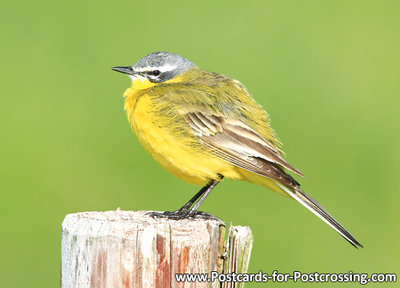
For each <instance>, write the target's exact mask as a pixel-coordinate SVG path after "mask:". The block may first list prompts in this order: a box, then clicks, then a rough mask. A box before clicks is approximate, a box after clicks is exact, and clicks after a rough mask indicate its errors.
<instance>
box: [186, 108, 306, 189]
mask: <svg viewBox="0 0 400 288" xmlns="http://www.w3.org/2000/svg"><path fill="white" fill-rule="evenodd" d="M186 120H187V122H188V124H189V125H190V127H191V128H192V130H193V131H194V133H195V134H196V135H197V136H198V137H199V139H200V140H201V141H202V142H203V144H204V145H205V146H206V147H208V148H210V151H211V153H213V154H214V155H216V156H218V157H220V158H222V159H224V160H226V161H228V162H230V163H232V164H233V165H235V166H238V167H240V168H243V169H245V170H248V171H251V172H254V173H256V174H259V175H262V176H264V177H268V178H271V179H275V180H278V181H279V182H281V183H282V184H285V185H288V186H289V187H297V186H299V184H298V183H297V182H296V181H295V180H294V179H293V178H292V177H291V176H290V175H288V174H286V173H285V172H284V170H283V168H286V169H288V170H290V171H293V172H295V173H296V174H298V175H300V176H303V174H302V173H301V172H300V171H299V170H297V169H296V168H294V167H293V166H292V165H290V164H289V163H287V162H286V161H285V160H284V159H283V158H282V157H281V155H280V152H279V151H278V150H277V149H276V148H275V147H274V145H272V144H271V143H270V142H269V141H268V140H266V139H264V138H263V137H262V136H260V134H258V133H257V132H256V131H254V129H252V128H251V127H249V126H248V125H247V124H245V123H244V122H242V121H240V120H234V119H227V118H225V117H223V116H216V115H211V114H205V113H204V112H188V113H187V114H186Z"/></svg>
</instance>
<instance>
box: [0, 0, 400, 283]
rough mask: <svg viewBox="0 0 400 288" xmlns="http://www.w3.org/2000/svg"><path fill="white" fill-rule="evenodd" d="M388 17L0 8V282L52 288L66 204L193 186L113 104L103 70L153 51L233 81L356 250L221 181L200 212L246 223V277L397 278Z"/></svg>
mask: <svg viewBox="0 0 400 288" xmlns="http://www.w3.org/2000/svg"><path fill="white" fill-rule="evenodd" d="M399 14H400V5H399V2H398V1H201V3H200V1H197V2H194V1H193V3H191V2H190V1H179V2H178V1H177V2H172V1H169V3H167V1H158V2H154V1H76V0H73V1H44V0H38V1H8V2H7V3H3V5H2V8H1V10H0V19H1V20H0V21H1V26H0V29H1V30H0V31H1V41H2V43H1V46H0V50H1V51H0V52H1V53H0V55H1V56H0V57H1V65H0V71H1V98H0V99H1V100H0V101H1V102H0V119H1V137H0V151H1V160H0V169H1V170H0V173H1V174H0V175H1V176H0V177H1V181H0V189H1V202H0V205H1V207H0V213H1V215H0V216H1V217H0V227H1V238H0V259H1V260H0V286H1V287H57V286H58V285H59V277H60V234H61V233H60V232H61V223H62V220H63V218H64V217H65V215H66V214H67V213H73V212H78V211H91V210H113V209H116V208H117V207H121V208H122V209H126V210H129V209H156V210H172V209H175V208H178V207H179V206H180V205H181V204H183V203H184V202H185V201H186V200H188V198H190V197H191V196H192V194H194V193H195V192H196V191H197V190H198V189H199V187H196V186H193V185H189V184H186V183H183V182H181V181H180V180H179V179H177V178H175V177H174V176H172V175H170V174H169V173H168V172H167V171H165V170H163V169H162V168H161V167H160V166H159V165H158V164H157V163H156V162H155V161H154V160H152V159H151V157H150V156H149V155H148V154H146V153H145V152H144V150H143V148H142V147H141V146H140V144H139V143H138V141H137V139H136V137H135V136H134V135H133V133H132V132H131V129H130V127H129V124H128V122H127V120H126V116H125V114H124V111H123V98H122V93H123V91H124V90H125V89H126V88H127V87H128V85H129V80H128V78H127V77H125V76H123V75H121V74H118V73H115V72H113V71H111V70H110V67H112V66H118V65H132V64H134V63H135V62H136V61H138V60H139V59H140V58H142V57H143V56H145V55H147V54H149V53H151V52H155V51H160V50H166V51H171V52H175V53H177V54H181V55H183V56H185V57H187V58H189V59H191V60H192V61H193V62H194V63H196V64H197V65H198V66H200V67H202V68H204V69H207V70H211V71H214V72H219V73H224V74H227V75H230V76H233V77H235V78H237V79H239V80H240V81H241V82H242V83H243V84H245V85H246V86H247V87H248V89H249V90H250V92H251V93H252V95H253V96H254V98H255V99H256V100H257V101H258V102H259V103H261V104H262V105H263V106H264V108H265V109H266V110H267V111H268V112H269V113H270V115H271V118H272V126H273V127H274V129H275V130H276V131H277V133H278V135H279V136H280V138H281V140H282V141H283V143H284V150H285V151H286V153H287V157H286V158H287V159H288V161H289V162H290V163H292V164H293V165H294V166H296V167H297V168H299V169H300V170H301V171H302V172H303V173H304V174H305V175H306V178H305V179H301V180H300V181H301V183H302V187H303V188H304V190H305V191H306V192H308V193H309V194H311V195H312V196H313V197H315V198H316V199H317V200H318V201H319V202H320V203H322V205H323V206H324V207H325V208H326V209H327V210H328V211H330V212H331V213H332V214H333V215H334V216H335V217H336V218H337V219H338V220H339V221H340V222H341V223H342V224H343V225H344V226H345V227H346V228H348V229H349V231H350V232H351V233H352V234H354V235H355V236H356V237H357V239H358V240H359V241H360V242H361V243H362V244H363V245H364V246H365V248H364V249H359V250H357V249H354V248H353V247H352V246H351V245H349V244H348V243H346V241H345V240H343V239H342V238H341V237H340V236H339V235H337V234H336V233H335V232H334V231H333V230H332V229H330V228H329V227H328V226H327V225H326V224H324V223H323V222H322V221H320V220H319V219H318V218H317V217H315V216H313V215H312V214H311V213H310V212H308V211H307V210H306V209H305V208H303V207H301V205H299V204H298V203H296V202H295V201H290V200H289V199H286V198H285V197H282V196H280V195H277V194H274V193H271V192H269V191H268V190H267V189H266V188H264V187H261V186H256V185H252V184H249V183H242V182H233V181H229V180H225V181H224V183H222V185H219V186H218V187H217V188H216V189H215V191H214V192H213V193H212V194H211V196H210V197H209V198H208V199H207V201H206V202H205V203H204V205H203V206H202V210H206V211H208V212H210V213H213V214H214V215H216V216H218V217H220V218H222V219H224V220H225V221H226V222H228V223H229V222H232V223H233V224H234V225H249V226H251V228H252V230H253V233H254V237H255V242H254V247H253V253H252V258H251V265H250V271H251V272H258V271H259V270H263V271H264V272H266V273H270V272H272V271H273V270H278V271H280V272H283V273H284V272H292V271H294V270H300V271H302V272H315V271H318V272H331V273H333V272H348V271H349V270H351V271H354V272H366V273H373V272H395V273H399V272H400V259H399V258H400V257H399V256H400V245H399V239H398V237H399V236H400V228H399V227H400V225H399V219H400V212H399V207H398V206H399V200H400V193H399V192H400V191H399V172H400V169H399V160H400V159H399V158H400V152H399V151H400V150H399V148H400V137H399V129H400V125H399V124H400V123H399V122H400V121H399V120H400V117H399V107H400V106H399V105H400V101H399V96H400V93H399V92H400V81H399V75H400V74H399V72H400V71H399V70H400V68H399V67H400V61H399V59H400V57H399V51H400V45H399V44H400V40H399V39H400V18H399ZM399 275H400V273H399ZM399 281H400V280H399ZM276 285H277V284H273V283H266V284H254V283H251V284H248V285H247V287H253V286H254V287H274V286H276ZM397 285H399V283H397ZM280 286H282V287H309V286H321V287H322V286H323V287H338V284H336V285H335V284H331V283H328V284H327V283H325V284H323V285H317V284H301V283H288V284H282V285H280ZM339 286H340V287H356V286H357V287H358V286H361V285H359V284H339ZM367 286H368V287H369V286H371V287H394V286H395V284H369V285H367Z"/></svg>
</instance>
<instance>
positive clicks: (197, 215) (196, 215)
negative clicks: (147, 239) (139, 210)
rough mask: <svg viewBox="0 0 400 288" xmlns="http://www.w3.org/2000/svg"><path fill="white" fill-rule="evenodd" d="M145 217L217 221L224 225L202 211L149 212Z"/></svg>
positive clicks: (216, 218)
mask: <svg viewBox="0 0 400 288" xmlns="http://www.w3.org/2000/svg"><path fill="white" fill-rule="evenodd" d="M147 215H149V216H151V217H153V218H168V219H172V220H183V219H190V218H192V219H205V220H217V221H220V222H222V223H224V224H225V222H224V221H222V220H221V219H219V218H218V217H215V216H214V215H211V214H210V213H206V212H203V211H191V210H188V209H179V210H176V211H172V212H171V211H164V212H149V213H147Z"/></svg>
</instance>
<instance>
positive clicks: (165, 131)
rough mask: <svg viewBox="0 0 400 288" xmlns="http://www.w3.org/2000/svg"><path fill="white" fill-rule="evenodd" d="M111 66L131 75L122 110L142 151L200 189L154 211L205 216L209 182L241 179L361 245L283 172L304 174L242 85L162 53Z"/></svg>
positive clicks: (212, 184)
mask: <svg viewBox="0 0 400 288" xmlns="http://www.w3.org/2000/svg"><path fill="white" fill-rule="evenodd" d="M111 69H112V70H114V71H117V72H120V73H124V74H127V75H128V76H129V78H130V79H131V86H130V87H129V88H128V89H126V91H125V92H124V94H123V96H124V98H125V102H124V110H125V111H126V113H127V118H128V120H129V122H130V124H131V126H132V129H133V131H134V132H135V134H136V136H137V138H138V139H139V142H140V143H141V144H142V146H143V147H144V149H145V150H146V151H147V152H148V153H149V154H150V155H151V156H152V157H153V158H154V159H155V160H156V161H157V162H158V163H159V164H161V166H163V167H164V168H165V169H167V170H168V171H169V172H171V173H172V174H173V175H175V176H177V177H178V178H180V179H182V180H183V181H185V182H188V183H191V184H197V185H202V186H203V187H202V189H201V190H200V191H199V192H197V193H196V194H195V195H194V196H193V197H192V198H191V199H190V200H189V201H188V202H187V203H186V204H185V205H183V206H182V207H181V208H180V209H178V210H176V211H172V212H168V211H167V212H164V213H160V214H157V213H155V214H152V216H159V217H169V218H172V219H176V220H179V219H184V218H188V217H195V216H197V215H198V216H204V215H206V216H207V214H206V213H204V212H200V211H198V208H199V206H200V205H201V204H202V203H203V202H204V200H205V199H206V197H207V196H208V195H209V194H210V192H211V191H212V190H213V189H214V188H215V186H216V185H217V184H218V183H219V182H220V181H221V180H222V179H223V178H228V179H233V180H242V181H247V182H251V183H255V184H260V185H263V186H265V187H267V188H269V189H270V190H272V191H274V192H278V193H280V194H283V195H285V196H288V197H289V198H293V199H294V200H296V201H298V202H299V203H300V204H302V205H303V206H304V207H306V208H307V209H308V210H310V211H311V212H312V213H314V214H315V215H316V216H318V217H319V218H320V219H322V220H323V221H324V222H325V223H327V224H328V225H329V226H331V227H332V228H333V229H334V230H336V231H337V232H338V233H339V234H340V235H341V236H342V237H343V238H345V239H346V240H347V241H348V242H349V243H350V244H352V245H353V246H354V247H356V248H358V247H363V246H362V245H361V244H360V242H358V241H357V240H356V239H355V238H354V237H353V236H352V235H351V234H350V233H349V232H348V231H347V230H346V229H345V228H344V227H343V226H342V225H341V224H339V222H338V221H337V220H336V219H335V218H333V217H332V216H331V215H330V214H329V213H328V212H327V211H326V210H325V209H324V208H322V206H321V205H320V204H319V203H317V202H316V201H315V200H314V199H313V198H311V197H310V196H309V195H307V194H306V193H305V192H304V191H303V190H302V189H301V188H300V184H299V183H298V182H297V181H296V180H295V179H294V178H293V177H292V176H291V175H290V174H289V171H290V172H292V173H295V174H297V175H299V176H301V177H303V176H304V175H303V173H302V172H300V170H298V169H296V168H295V167H293V166H292V165H291V164H289V163H288V162H287V161H286V160H285V159H284V158H283V151H282V148H281V142H280V140H279V139H278V137H277V135H276V133H275V132H274V130H273V129H272V128H271V126H270V117H269V115H268V113H267V112H266V111H265V110H264V109H263V107H262V106H261V105H260V104H258V103H257V102H256V101H255V100H254V99H253V98H252V96H251V95H250V93H249V91H248V90H247V88H246V87H245V86H244V85H243V84H242V83H241V82H239V81H238V80H236V79H234V78H232V77H229V76H226V75H223V74H218V73H214V72H209V71H206V70H204V69H201V68H199V67H198V66H197V65H195V64H194V63H193V62H192V61H190V60H189V59H187V58H184V57H182V56H180V55H177V54H174V53H171V52H165V51H162V52H155V53H151V54H149V55H147V56H145V57H143V58H142V59H140V60H139V61H138V62H137V63H136V64H134V65H132V66H117V67H112V68H111Z"/></svg>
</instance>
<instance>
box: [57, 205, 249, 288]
mask: <svg viewBox="0 0 400 288" xmlns="http://www.w3.org/2000/svg"><path fill="white" fill-rule="evenodd" d="M147 212H148V211H121V210H117V211H107V212H83V213H76V214H69V215H67V216H66V217H65V219H64V222H63V224H62V245H61V246H62V247H61V251H62V257H61V258H62V259H61V287H62V288H72V287H73V288H75V287H79V288H86V287H91V288H100V287H101V288H103V287H106V288H111V287H118V288H120V287H126V288H127V287H130V288H132V287H135V288H136V287H137V288H139V287H140V288H142V287H151V288H154V287H156V288H158V287H159V288H164V287H221V283H219V282H218V281H217V280H216V281H214V282H189V281H185V282H178V281H177V279H176V273H208V275H209V276H210V277H211V272H212V271H218V272H219V273H232V272H235V273H245V272H247V268H248V263H249V260H250V252H251V247H252V243H253V236H252V233H251V230H250V228H248V227H240V226H237V227H233V226H231V227H230V228H229V235H228V237H227V239H226V240H224V238H225V225H224V223H222V222H221V221H218V220H204V219H185V220H179V221H176V220H169V219H163V218H156V219H154V218H152V217H150V216H148V215H146V213H147ZM242 285H243V283H223V284H222V287H243V286H242Z"/></svg>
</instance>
